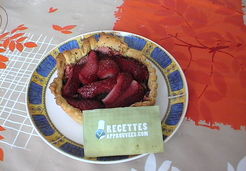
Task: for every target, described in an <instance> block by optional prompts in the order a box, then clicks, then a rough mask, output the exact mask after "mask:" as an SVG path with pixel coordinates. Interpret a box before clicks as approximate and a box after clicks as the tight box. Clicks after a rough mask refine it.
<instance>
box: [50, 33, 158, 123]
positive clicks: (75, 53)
mask: <svg viewBox="0 0 246 171" xmlns="http://www.w3.org/2000/svg"><path fill="white" fill-rule="evenodd" d="M100 47H109V48H111V49H113V50H116V51H119V52H120V53H121V55H123V56H126V57H129V58H134V59H136V60H138V61H140V62H141V63H143V64H144V65H146V66H147V68H148V71H149V79H148V87H149V90H150V91H149V93H148V95H146V96H145V97H144V101H141V102H136V103H134V104H132V105H131V106H151V105H154V104H155V102H156V96H157V86H158V85H157V75H156V70H155V68H153V66H152V64H150V63H149V62H148V61H147V60H146V57H145V56H144V55H143V54H142V52H141V51H138V50H135V49H132V48H130V47H128V45H127V44H126V43H125V42H123V41H122V40H120V39H119V38H118V37H116V36H113V35H108V34H105V33H101V34H100V38H99V40H98V41H97V40H96V39H95V37H94V36H91V37H88V38H86V39H84V40H83V42H82V45H81V48H80V49H73V50H70V51H65V52H63V53H60V54H59V55H58V56H57V57H56V61H57V74H58V77H57V78H55V79H54V81H53V82H52V83H51V84H50V87H49V88H50V90H51V92H52V93H53V94H54V96H55V99H56V104H57V105H59V106H61V107H62V109H63V110H64V111H65V112H66V113H67V114H68V115H69V116H70V117H71V118H72V119H73V120H75V121H76V122H78V123H79V124H82V123H83V111H81V110H79V109H77V108H75V107H73V106H71V105H70V104H68V103H67V101H66V99H65V98H63V97H62V92H61V91H62V85H63V84H62V80H63V76H64V69H65V67H66V65H68V64H75V63H77V62H78V61H79V60H80V59H81V58H83V57H85V56H86V55H87V54H88V53H89V52H90V51H91V50H96V49H97V48H100Z"/></svg>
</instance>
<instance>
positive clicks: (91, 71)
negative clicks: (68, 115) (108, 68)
mask: <svg viewBox="0 0 246 171" xmlns="http://www.w3.org/2000/svg"><path fill="white" fill-rule="evenodd" d="M97 70H98V56H97V54H96V52H95V51H91V52H90V53H89V55H88V56H87V62H86V63H85V64H84V65H83V67H82V69H81V70H80V73H79V80H80V81H81V82H82V83H83V84H89V83H92V82H94V81H96V80H97Z"/></svg>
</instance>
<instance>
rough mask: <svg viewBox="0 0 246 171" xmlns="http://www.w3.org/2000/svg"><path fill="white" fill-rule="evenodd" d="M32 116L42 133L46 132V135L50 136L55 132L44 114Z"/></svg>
mask: <svg viewBox="0 0 246 171" xmlns="http://www.w3.org/2000/svg"><path fill="white" fill-rule="evenodd" d="M32 118H33V120H34V122H35V124H36V126H37V127H38V129H39V130H40V131H41V133H42V134H44V135H45V136H50V135H52V134H54V132H55V130H54V129H52V127H51V126H50V124H49V122H48V120H47V119H46V117H45V116H44V115H32Z"/></svg>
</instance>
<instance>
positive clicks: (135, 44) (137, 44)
mask: <svg viewBox="0 0 246 171" xmlns="http://www.w3.org/2000/svg"><path fill="white" fill-rule="evenodd" d="M124 41H125V42H126V43H127V44H128V46H129V47H131V48H133V49H137V50H142V49H143V48H144V46H145V45H146V40H144V39H141V38H138V37H135V36H126V37H125V39H124Z"/></svg>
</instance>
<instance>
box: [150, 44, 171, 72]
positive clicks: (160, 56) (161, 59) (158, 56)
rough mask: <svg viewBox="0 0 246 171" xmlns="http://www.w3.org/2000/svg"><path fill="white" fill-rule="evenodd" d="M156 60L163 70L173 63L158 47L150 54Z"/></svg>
mask: <svg viewBox="0 0 246 171" xmlns="http://www.w3.org/2000/svg"><path fill="white" fill-rule="evenodd" d="M150 56H151V57H152V58H154V60H155V61H156V62H157V63H159V64H160V65H161V66H162V67H163V68H166V67H168V65H170V64H171V63H172V60H171V59H170V58H169V56H168V55H167V54H166V53H165V52H164V51H163V50H161V49H160V48H158V47H156V48H155V49H154V50H153V51H152V52H151V54H150Z"/></svg>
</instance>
